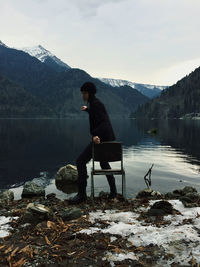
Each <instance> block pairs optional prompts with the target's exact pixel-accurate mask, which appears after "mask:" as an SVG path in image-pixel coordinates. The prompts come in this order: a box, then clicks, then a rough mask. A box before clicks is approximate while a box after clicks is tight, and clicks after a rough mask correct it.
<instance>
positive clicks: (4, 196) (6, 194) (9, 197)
mask: <svg viewBox="0 0 200 267" xmlns="http://www.w3.org/2000/svg"><path fill="white" fill-rule="evenodd" d="M13 199H14V193H13V191H11V190H5V191H4V192H2V193H1V194H0V200H7V201H8V200H9V201H12V200H13Z"/></svg>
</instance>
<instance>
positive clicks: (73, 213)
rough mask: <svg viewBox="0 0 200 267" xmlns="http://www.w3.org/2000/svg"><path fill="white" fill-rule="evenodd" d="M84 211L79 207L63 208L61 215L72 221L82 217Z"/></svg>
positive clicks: (64, 219)
mask: <svg viewBox="0 0 200 267" xmlns="http://www.w3.org/2000/svg"><path fill="white" fill-rule="evenodd" d="M81 215H82V212H81V209H79V208H71V209H63V210H62V212H61V217H62V219H63V221H70V220H74V219H77V218H79V217H81Z"/></svg>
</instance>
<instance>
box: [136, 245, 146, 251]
mask: <svg viewBox="0 0 200 267" xmlns="http://www.w3.org/2000/svg"><path fill="white" fill-rule="evenodd" d="M135 250H136V251H144V250H145V248H144V247H142V246H141V247H138V248H136V249H135Z"/></svg>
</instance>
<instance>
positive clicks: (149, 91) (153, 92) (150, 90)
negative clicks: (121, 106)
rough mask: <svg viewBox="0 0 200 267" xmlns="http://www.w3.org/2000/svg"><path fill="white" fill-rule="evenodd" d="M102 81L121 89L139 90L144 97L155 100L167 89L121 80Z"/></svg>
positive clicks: (101, 79)
mask: <svg viewBox="0 0 200 267" xmlns="http://www.w3.org/2000/svg"><path fill="white" fill-rule="evenodd" d="M98 79H99V80H100V81H102V82H104V83H106V84H109V85H111V86H113V87H120V86H125V85H128V86H130V87H132V88H134V89H136V90H138V91H139V92H140V93H142V94H143V95H145V96H147V97H149V98H153V97H156V96H158V95H160V93H161V91H162V90H164V89H166V88H167V86H157V85H150V84H142V83H135V82H131V81H127V80H120V79H109V78H98Z"/></svg>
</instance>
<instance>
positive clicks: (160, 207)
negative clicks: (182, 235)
mask: <svg viewBox="0 0 200 267" xmlns="http://www.w3.org/2000/svg"><path fill="white" fill-rule="evenodd" d="M146 214H147V215H148V216H164V215H168V214H173V206H172V204H171V203H169V202H168V201H165V200H161V201H158V202H156V203H154V204H153V205H152V206H151V208H150V209H149V210H148V211H147V213H146Z"/></svg>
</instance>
